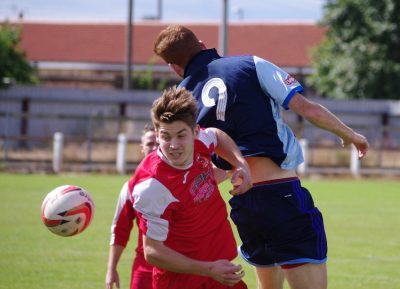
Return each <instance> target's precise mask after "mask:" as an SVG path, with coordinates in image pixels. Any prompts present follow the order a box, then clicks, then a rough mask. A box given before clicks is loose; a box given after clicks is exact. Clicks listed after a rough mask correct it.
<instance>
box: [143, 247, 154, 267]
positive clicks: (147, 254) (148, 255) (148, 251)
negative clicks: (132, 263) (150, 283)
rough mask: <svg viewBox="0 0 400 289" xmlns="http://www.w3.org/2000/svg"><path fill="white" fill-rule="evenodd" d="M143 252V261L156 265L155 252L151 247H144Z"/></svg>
mask: <svg viewBox="0 0 400 289" xmlns="http://www.w3.org/2000/svg"><path fill="white" fill-rule="evenodd" d="M143 251H144V258H145V260H146V261H147V262H148V263H150V264H152V265H155V264H156V263H157V251H156V250H155V249H154V248H153V247H151V246H144V248H143Z"/></svg>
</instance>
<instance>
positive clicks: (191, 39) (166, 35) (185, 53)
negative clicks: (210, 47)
mask: <svg viewBox="0 0 400 289" xmlns="http://www.w3.org/2000/svg"><path fill="white" fill-rule="evenodd" d="M201 50H202V46H201V43H200V41H199V39H198V38H197V37H196V35H195V34H194V33H193V31H192V30H190V29H189V28H187V27H185V26H182V25H171V26H168V27H167V28H165V29H164V30H162V31H161V32H160V33H159V34H158V36H157V39H156V41H155V42H154V53H155V54H157V55H158V56H160V57H161V58H162V59H164V61H165V62H166V63H169V64H172V63H173V64H177V65H179V66H180V67H182V68H186V66H187V64H188V63H189V61H190V59H191V58H192V57H193V56H195V55H196V54H197V53H199V52H200V51H201Z"/></svg>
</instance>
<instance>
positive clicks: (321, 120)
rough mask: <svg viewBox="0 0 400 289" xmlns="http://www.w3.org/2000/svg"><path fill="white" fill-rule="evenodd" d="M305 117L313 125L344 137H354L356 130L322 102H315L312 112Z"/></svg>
mask: <svg viewBox="0 0 400 289" xmlns="http://www.w3.org/2000/svg"><path fill="white" fill-rule="evenodd" d="M305 118H306V119H307V120H308V121H309V122H311V123H312V124H313V125H315V126H317V127H319V128H321V129H324V130H327V131H330V132H332V133H334V134H335V135H337V136H338V137H340V138H342V139H346V140H348V139H352V138H353V135H354V131H353V130H352V129H351V128H350V127H348V126H347V125H345V124H344V123H343V122H342V121H341V120H340V119H339V118H338V117H336V116H335V115H334V114H333V113H332V112H330V111H329V110H328V109H327V108H325V107H323V106H322V105H320V104H315V105H314V108H313V109H312V112H310V113H309V114H308V115H306V116H305Z"/></svg>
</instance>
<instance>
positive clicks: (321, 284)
mask: <svg viewBox="0 0 400 289" xmlns="http://www.w3.org/2000/svg"><path fill="white" fill-rule="evenodd" d="M283 272H284V274H285V277H286V280H287V281H288V283H289V286H290V288H291V289H309V288H313V289H326V288H327V272H326V264H325V263H323V264H312V263H307V264H304V265H302V266H299V267H295V268H291V269H284V270H283Z"/></svg>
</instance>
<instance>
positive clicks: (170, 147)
mask: <svg viewBox="0 0 400 289" xmlns="http://www.w3.org/2000/svg"><path fill="white" fill-rule="evenodd" d="M198 132H199V129H198V127H197V126H196V128H195V129H192V128H191V127H189V126H188V125H187V124H186V123H184V122H183V121H180V120H178V121H174V122H172V123H161V124H160V127H159V129H158V130H157V140H158V143H159V146H160V149H161V152H162V153H163V155H164V156H165V157H166V158H167V159H168V160H169V161H170V163H171V165H173V166H175V167H178V168H186V167H187V166H188V165H190V164H191V163H192V162H193V151H194V140H195V139H196V138H197V135H198Z"/></svg>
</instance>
